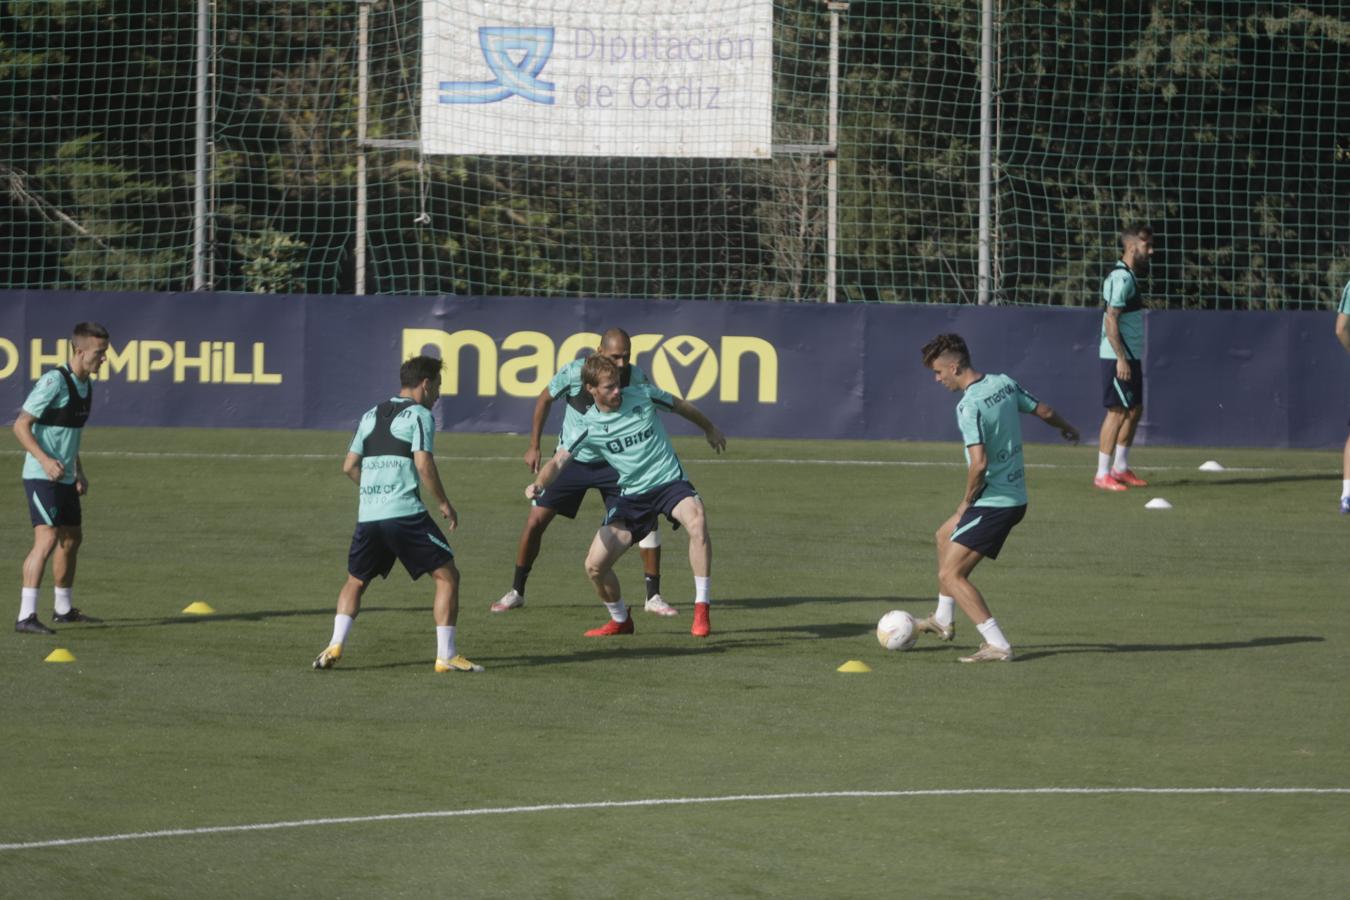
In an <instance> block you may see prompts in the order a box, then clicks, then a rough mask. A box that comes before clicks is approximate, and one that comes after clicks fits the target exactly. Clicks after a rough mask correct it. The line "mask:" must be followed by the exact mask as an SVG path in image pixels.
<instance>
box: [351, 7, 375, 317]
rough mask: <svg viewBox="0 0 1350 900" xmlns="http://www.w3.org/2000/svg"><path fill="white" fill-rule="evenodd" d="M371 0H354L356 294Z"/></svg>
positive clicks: (364, 191)
mask: <svg viewBox="0 0 1350 900" xmlns="http://www.w3.org/2000/svg"><path fill="white" fill-rule="evenodd" d="M374 2H375V0H356V211H355V212H356V215H355V225H354V228H355V231H354V234H353V236H352V240H353V243H354V245H355V246H354V248H353V257H354V266H353V268H354V269H355V272H354V278H353V281H354V285H353V291H354V293H356V294H357V296H361V295H364V294H365V292H366V215H367V213H368V211H369V193H368V185H367V173H366V134H367V131H368V129H369V125H370V7H371V5H372V4H374Z"/></svg>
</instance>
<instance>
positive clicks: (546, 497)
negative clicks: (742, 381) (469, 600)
mask: <svg viewBox="0 0 1350 900" xmlns="http://www.w3.org/2000/svg"><path fill="white" fill-rule="evenodd" d="M595 352H596V353H598V354H600V355H601V356H603V357H605V358H606V359H608V360H610V361H611V362H612V363H614V365H615V366H616V367H617V368H618V370H619V387H620V388H626V387H628V386H629V385H630V384H642V383H644V382H646V380H647V376H646V375H645V374H643V372H642V370H641V369H639V368H638V367H637V366H635V365H633V364H632V355H633V350H632V341H631V339H630V338H629V337H628V332H626V331H624V330H623V329H622V328H611V329H609V330H608V331H606V332H605V333H604V334H603V335H602V336H601V338H600V346H599V347H598V348H596V351H595ZM583 363H585V360H584V359H574V360H572V361H571V362H569V363H568V364H567V365H565V366H563V367H562V368H561V369H560V370H559V371H558V373H557V374H556V375H554V376H553V378H552V379H551V380H550V381H549V383H548V386H547V387H545V388H544V390H543V391H541V392H540V394H539V399H538V400H536V401H535V404H534V419H533V421H532V422H531V426H530V446H529V448H528V449H527V450H526V451H525V465H527V466H529V467H530V473H531V474H538V473H539V462H540V456H539V440H540V437H541V435H542V433H543V431H544V423H545V422H546V421H548V414H549V410H551V409H552V408H553V402H554V401H555V400H558V399H563V400H565V401H566V408H565V410H564V412H563V423H562V431H561V432H560V433H559V434H558V446H559V447H562V446H566V445H567V444H568V443H570V442H571V440H572V438H574V437H575V436H576V435H577V434H579V433H580V432H581V429H582V425H581V417H582V415H584V414H585V412H586V410H588V409H590V408H591V406H593V405H594V403H595V401H594V400H593V399H591V395H590V393H589V392H587V391H586V390H585V389H584V388H583V387H582V385H581V366H582V364H583ZM591 488H594V489H595V490H597V491H599V492H600V497H601V499H602V500H604V502H605V507H606V508H609V506H610V505H611V503H610V501H612V500H613V499H614V498H616V497H618V496H619V473H617V472H615V471H614V467H613V466H611V465H610V464H609V463H607V462H605V459H604V457H603V456H601V455H600V454H599V453H596V452H594V451H592V450H579V451H578V454H577V456H576V458H575V459H573V461H572V464H571V465H570V466H568V467H567V470H566V471H565V472H564V473H563V474H562V476H561V477H559V478H558V479H557V480H556V481H554V482H553V484H551V485H549V488H548V490H547V491H545V492H544V493H543V494H542V495H540V496H539V498H538V499H536V500H535V501H534V503H533V505H531V507H530V514H529V516H528V518H526V520H525V527H524V528H523V529H521V532H520V541H519V546H518V548H517V549H516V571H515V577H514V579H513V580H512V583H511V590H509V591H507V592H506V593H505V594H504V595H502V598H501V599H500V600H497V601H495V602H493V604H492V606H491V609H492V611H493V612H496V613H499V612H506V611H508V610H512V609H519V608H520V607H522V606H524V605H525V581H526V579H527V578H529V577H530V568H531V567H532V566H533V565H534V561H535V559H536V558H538V556H539V546H540V542H541V541H542V540H543V537H544V530H545V529H547V528H548V526H549V523H550V522H552V521H553V518H554V516H556V515H558V514H559V513H561V514H562V515H564V516H566V517H567V518H569V519H575V518H576V517H577V510H578V509H579V508H580V507H581V500H582V498H583V497H585V496H586V491H588V490H590V489H591ZM638 551H639V552H640V553H641V554H642V570H643V572H644V574H645V576H646V587H647V601H646V603H645V604H644V606H643V608H644V609H645V610H646V611H647V612H649V613H654V614H656V615H658V616H674V615H678V614H679V610H677V609H676V608H675V607H673V606H671V605H670V604H669V603H667V602H666V601H665V598H663V597H662V596H661V532H660V531H659V530H658V529H657V528H655V527H654V528H652V531H651V533H650V534H648V535H647V536H646V537H644V538H643V539H642V541H641V542H640V543H639V544H638Z"/></svg>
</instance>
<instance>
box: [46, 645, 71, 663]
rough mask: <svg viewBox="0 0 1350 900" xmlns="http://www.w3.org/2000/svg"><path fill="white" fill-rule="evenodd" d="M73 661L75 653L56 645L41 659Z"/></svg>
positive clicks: (47, 660)
mask: <svg viewBox="0 0 1350 900" xmlns="http://www.w3.org/2000/svg"><path fill="white" fill-rule="evenodd" d="M74 661H75V654H73V653H71V652H70V651H69V650H67V649H66V648H64V647H57V648H56V649H55V650H53V651H52V652H51V653H48V654H47V658H46V659H44V660H43V662H74Z"/></svg>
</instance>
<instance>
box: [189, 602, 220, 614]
mask: <svg viewBox="0 0 1350 900" xmlns="http://www.w3.org/2000/svg"><path fill="white" fill-rule="evenodd" d="M183 612H185V613H187V614H188V615H189V616H209V615H211V614H212V613H214V612H215V610H214V609H212V608H211V605H210V604H209V603H203V602H202V601H200V600H198V601H197V602H196V603H189V604H188V605H187V606H185V607H183Z"/></svg>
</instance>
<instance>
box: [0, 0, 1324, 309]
mask: <svg viewBox="0 0 1350 900" xmlns="http://www.w3.org/2000/svg"><path fill="white" fill-rule="evenodd" d="M212 8H213V16H212V24H213V32H212V40H211V60H212V81H211V127H210V138H211V153H210V156H209V163H208V173H209V182H210V193H211V210H212V215H211V219H210V229H209V240H210V243H209V253H210V269H211V280H212V283H213V285H214V286H215V287H217V288H218V289H223V290H233V291H254V290H264V291H277V292H280V291H306V292H313V293H339V292H342V293H345V292H351V291H353V290H354V289H355V282H354V267H353V256H354V254H353V249H354V246H353V241H354V234H355V231H356V217H357V210H356V206H355V204H356V191H355V171H356V164H357V156H358V154H359V149H360V148H358V146H357V142H356V129H357V125H356V122H357V112H358V110H357V106H358V103H357V97H356V21H357V5H356V4H355V3H351V2H339V0H327V2H300V0H215V2H214V3H213V7H212ZM420 9H421V3H420V0H377V2H376V3H374V4H373V6H372V7H371V10H372V15H371V24H372V28H371V35H370V37H371V46H372V48H373V50H372V54H371V67H372V77H371V88H372V90H371V98H370V112H371V118H370V132H369V137H370V138H372V139H374V140H375V141H377V142H383V143H381V144H380V146H378V147H372V148H369V149H368V154H367V159H368V164H369V184H370V192H369V208H368V210H367V212H366V223H367V225H368V228H369V234H370V244H369V247H370V254H369V262H368V265H369V268H370V272H371V279H370V284H369V287H370V288H371V289H372V290H375V291H379V292H387V293H410V294H426V293H445V292H448V293H457V294H473V295H487V296H491V295H545V296H612V297H633V298H646V297H662V298H683V299H699V298H726V299H776V300H787V301H816V300H819V299H821V298H822V297H823V296H824V293H825V282H824V279H825V269H826V265H825V253H826V246H825V239H826V217H825V207H826V204H825V185H826V180H825V164H824V162H823V157H822V156H820V155H819V154H813V153H812V152H807V151H801V150H798V151H794V152H783V153H779V154H777V156H776V158H775V160H773V161H772V162H753V161H734V160H721V161H709V160H683V159H556V158H530V159H522V158H488V157H450V158H422V157H421V156H420V155H419V154H418V152H417V151H416V149H415V142H416V138H417V134H418V128H417V111H418V85H419V78H420V72H419V61H418V52H419V49H420V33H419V29H420V21H419V16H420ZM980 23H981V17H980V3H979V0H944V2H928V3H910V2H889V0H853V2H851V3H850V4H849V5H848V10H847V13H846V14H845V15H844V16H843V20H842V26H843V27H842V35H841V42H842V50H841V68H840V75H841V83H840V110H841V113H840V122H839V126H840V130H839V144H838V148H837V157H838V172H839V232H838V251H837V257H836V259H837V263H838V270H839V288H840V296H841V299H845V300H855V301H867V300H880V301H901V302H954V303H964V302H971V301H972V300H973V297H974V292H975V281H976V265H975V260H976V258H977V254H978V228H977V225H978V197H979V180H980V171H979V135H980V120H979V111H980V84H979V63H980V46H981V42H980V38H981V34H980ZM194 27H195V9H193V8H192V5H191V4H182V3H167V2H164V0H142V2H137V3H131V2H129V0H59V2H57V0H49V2H42V3H38V2H33V0H0V286H5V287H40V288H63V287H77V288H116V289H138V290H182V289H185V288H188V287H190V280H191V272H192V253H193V244H192V237H193V226H194V220H193V202H192V201H193V184H194V166H195V147H194V117H195V90H196V85H195V75H196V69H195V66H196V47H195V32H194ZM997 35H998V38H997V47H998V63H999V64H998V72H997V76H998V77H997V88H998V91H997V121H998V134H997V147H996V150H997V152H996V154H995V169H994V179H995V180H994V190H995V200H996V204H995V205H996V212H997V222H998V227H997V230H996V232H995V235H994V246H993V251H994V256H995V259H996V260H997V263H998V269H997V272H996V276H997V277H996V286H997V287H998V293H997V298H998V299H999V300H1000V301H1001V302H1011V303H1040V304H1060V305H1081V304H1093V303H1096V302H1097V287H1098V285H1099V283H1100V279H1101V276H1102V273H1103V271H1104V270H1105V269H1106V267H1108V266H1109V265H1110V262H1111V260H1112V259H1113V257H1114V253H1115V234H1116V231H1117V230H1118V228H1119V227H1120V226H1121V225H1122V224H1124V223H1125V222H1128V221H1132V220H1139V219H1142V220H1147V221H1149V222H1151V223H1152V224H1153V225H1154V227H1155V229H1157V231H1158V234H1159V240H1158V246H1159V252H1158V256H1157V264H1156V266H1155V273H1154V276H1153V278H1152V296H1153V298H1154V302H1155V303H1157V304H1159V305H1168V306H1175V307H1197V308H1205V307H1220V308H1261V309H1275V308H1294V307H1297V308H1315V307H1319V306H1325V305H1326V304H1328V303H1329V302H1331V298H1332V296H1333V295H1334V294H1335V293H1337V292H1338V289H1339V287H1340V285H1341V284H1342V283H1344V281H1345V280H1346V279H1347V278H1350V222H1348V221H1347V220H1348V219H1350V217H1347V216H1346V215H1345V212H1344V211H1345V210H1346V209H1347V208H1350V132H1347V130H1346V126H1345V124H1344V123H1345V122H1347V121H1350V13H1347V12H1346V10H1345V9H1344V8H1343V4H1337V3H1246V4H1234V3H1221V2H1198V0H1154V2H1119V0H1117V2H1111V3H1100V2H1092V0H1041V2H1027V3H1001V4H1000V5H999V17H998V29H997ZM828 39H829V17H828V13H827V11H826V8H825V4H823V3H820V2H816V0H778V3H777V5H776V12H775V42H776V56H775V66H774V73H775V142H776V144H777V145H779V146H780V147H786V146H788V145H792V146H794V147H797V148H810V147H821V146H823V145H824V144H825V143H826V142H827V123H826V108H827V86H828V64H827V53H826V50H827V46H828Z"/></svg>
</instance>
